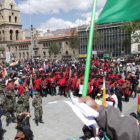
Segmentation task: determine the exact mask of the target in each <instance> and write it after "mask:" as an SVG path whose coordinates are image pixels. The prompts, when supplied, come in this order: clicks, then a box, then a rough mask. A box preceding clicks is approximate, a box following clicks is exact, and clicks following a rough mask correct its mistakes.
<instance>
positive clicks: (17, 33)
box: [16, 30, 19, 40]
mask: <svg viewBox="0 0 140 140" xmlns="http://www.w3.org/2000/svg"><path fill="white" fill-rule="evenodd" d="M18 35H19V32H18V30H16V40H18Z"/></svg>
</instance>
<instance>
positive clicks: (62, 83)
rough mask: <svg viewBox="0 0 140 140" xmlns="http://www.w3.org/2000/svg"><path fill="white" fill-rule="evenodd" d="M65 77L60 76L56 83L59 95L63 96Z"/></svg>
mask: <svg viewBox="0 0 140 140" xmlns="http://www.w3.org/2000/svg"><path fill="white" fill-rule="evenodd" d="M65 84H66V77H64V76H63V74H61V78H60V79H59V81H58V86H59V95H60V96H61V95H64V96H66V93H65V88H66V85H65Z"/></svg>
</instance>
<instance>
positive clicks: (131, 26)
mask: <svg viewBox="0 0 140 140" xmlns="http://www.w3.org/2000/svg"><path fill="white" fill-rule="evenodd" d="M121 29H122V30H124V31H125V32H126V33H127V34H132V33H134V32H135V31H137V30H140V19H139V20H135V21H129V22H125V23H124V24H123V25H122V26H121Z"/></svg>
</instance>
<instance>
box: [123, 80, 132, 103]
mask: <svg viewBox="0 0 140 140" xmlns="http://www.w3.org/2000/svg"><path fill="white" fill-rule="evenodd" d="M130 86H131V83H130V81H129V80H126V81H125V82H124V83H123V84H122V88H123V93H124V96H125V101H126V102H129V88H130Z"/></svg>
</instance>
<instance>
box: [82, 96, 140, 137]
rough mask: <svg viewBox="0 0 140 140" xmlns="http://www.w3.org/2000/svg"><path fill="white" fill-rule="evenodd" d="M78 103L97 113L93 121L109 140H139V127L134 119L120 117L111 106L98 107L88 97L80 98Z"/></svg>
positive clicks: (118, 112) (116, 110)
mask: <svg viewBox="0 0 140 140" xmlns="http://www.w3.org/2000/svg"><path fill="white" fill-rule="evenodd" d="M139 100H140V99H139ZM79 102H84V103H86V104H87V105H88V106H90V107H91V108H93V109H94V110H96V111H97V112H99V116H98V117H97V118H95V120H96V122H97V124H98V126H99V127H100V128H101V129H102V130H104V131H105V132H106V134H107V136H108V138H109V139H111V140H140V125H139V124H138V123H137V120H136V119H135V118H134V117H132V116H124V117H122V116H121V114H120V111H119V110H118V109H116V108H114V107H113V106H109V107H104V106H103V105H101V106H100V105H98V104H97V103H96V102H95V101H94V100H93V99H92V98H91V97H89V96H86V97H80V98H79ZM139 106H140V105H139ZM139 106H138V108H139ZM138 110H139V109H138ZM139 111H140V110H139Z"/></svg>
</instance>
